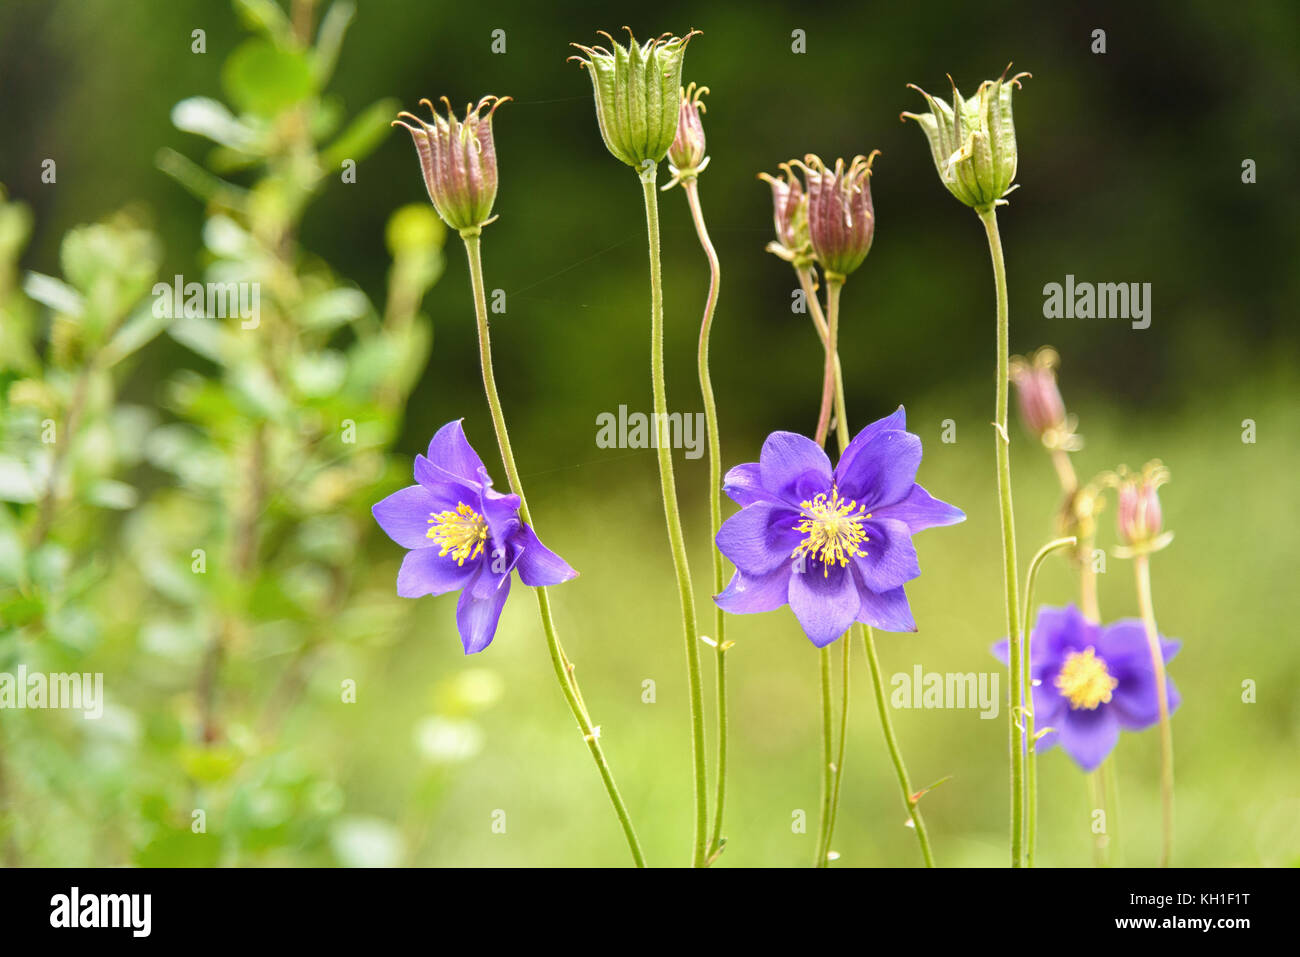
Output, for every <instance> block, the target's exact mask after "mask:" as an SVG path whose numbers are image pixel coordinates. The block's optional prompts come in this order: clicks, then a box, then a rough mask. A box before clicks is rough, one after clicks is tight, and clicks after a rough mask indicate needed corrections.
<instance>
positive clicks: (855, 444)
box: [840, 405, 907, 462]
mask: <svg viewBox="0 0 1300 957" xmlns="http://www.w3.org/2000/svg"><path fill="white" fill-rule="evenodd" d="M886 430H893V431H899V432H906V431H907V412H906V411H905V410H904V409H903V407H902V406H901V405H900V406H899V407H898V408H897V409H895V410H894V411H893V412H891V413H889V415H887V416H885V417H884V418H883V419H876V421H875V422H872V423H871V424H870V425H868V426H867V427H866V428H864V429H862V430H861V431H860V432H858V434H857V435H855V436H853V441H851V442H849V444H848V448H846V449H845V450H844V451H843V452H841V453H840V461H841V462H842V461H844V459H846V458H848V456H849V453H850V452H852V453H853V454H854V455H857V454H858V450H859V449H861V448H862V446H864V445H866V444H867V443H868V442H870V441H871V440H872V439H874V438H875V437H876V436H877V435H879V434H880V433H881V432H884V431H886Z"/></svg>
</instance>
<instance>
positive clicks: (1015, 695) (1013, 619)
mask: <svg viewBox="0 0 1300 957" xmlns="http://www.w3.org/2000/svg"><path fill="white" fill-rule="evenodd" d="M978 212H979V217H980V221H981V222H982V223H983V224H984V230H985V232H986V233H987V234H988V241H989V256H990V257H991V258H992V260H993V284H994V287H995V288H996V290H997V300H998V318H997V353H998V354H997V382H996V399H995V415H996V418H995V422H994V424H995V427H996V428H995V434H994V437H993V439H994V443H995V445H996V448H997V463H998V510H999V512H1000V513H1001V516H1002V580H1003V584H1004V586H1005V587H1006V602H1005V605H1006V622H1007V644H1008V648H1009V655H1008V658H1009V664H1010V672H1011V700H1012V702H1014V703H1017V704H1018V703H1019V702H1020V701H1021V700H1023V698H1024V689H1023V688H1022V687H1021V684H1020V667H1021V665H1020V657H1021V647H1020V601H1019V597H1018V592H1019V587H1020V586H1019V583H1018V576H1017V573H1016V522H1015V516H1014V514H1013V512H1012V507H1011V443H1010V439H1009V438H1008V436H1007V384H1008V379H1007V366H1008V363H1009V357H1008V347H1009V340H1010V319H1009V313H1010V309H1009V306H1008V302H1007V267H1006V263H1005V262H1003V259H1002V238H1001V237H1000V236H999V235H998V217H997V213H996V211H995V210H994V209H993V207H991V206H990V207H989V208H988V209H985V210H979V211H978ZM1010 710H1011V713H1010V715H1009V716H1008V723H1009V725H1010V736H1011V866H1012V867H1020V866H1021V864H1022V859H1021V857H1022V853H1023V849H1022V841H1021V835H1022V834H1023V833H1024V748H1023V747H1022V746H1021V741H1020V732H1019V729H1018V728H1017V727H1016V709H1015V707H1014V706H1013V707H1012V708H1011V709H1010Z"/></svg>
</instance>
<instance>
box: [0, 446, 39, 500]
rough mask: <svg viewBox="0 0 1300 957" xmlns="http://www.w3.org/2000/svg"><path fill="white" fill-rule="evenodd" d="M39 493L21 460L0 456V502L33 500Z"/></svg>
mask: <svg viewBox="0 0 1300 957" xmlns="http://www.w3.org/2000/svg"><path fill="white" fill-rule="evenodd" d="M39 495H40V490H39V489H38V488H37V487H36V482H35V481H34V480H33V479H32V474H31V472H30V471H29V470H28V468H27V466H26V465H25V464H24V463H23V462H21V461H19V460H18V459H15V458H10V457H8V456H2V457H0V502H34V501H36V499H37V498H38V497H39Z"/></svg>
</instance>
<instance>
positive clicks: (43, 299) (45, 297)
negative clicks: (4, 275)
mask: <svg viewBox="0 0 1300 957" xmlns="http://www.w3.org/2000/svg"><path fill="white" fill-rule="evenodd" d="M23 292H25V293H27V295H28V296H30V297H31V298H33V299H35V300H36V301H37V302H39V303H41V304H42V305H45V306H49V307H50V308H51V309H53V310H54V311H55V312H57V313H60V314H62V315H65V316H73V317H77V316H80V315H81V314H82V312H83V311H84V309H85V303H84V302H83V301H82V298H81V293H79V292H77V290H75V289H73V288H72V287H71V286H69V285H68V284H67V283H65V282H63V281H62V280H60V279H55V278H54V277H53V276H47V275H45V274H44V273H39V272H28V273H27V278H26V279H25V280H24V281H23Z"/></svg>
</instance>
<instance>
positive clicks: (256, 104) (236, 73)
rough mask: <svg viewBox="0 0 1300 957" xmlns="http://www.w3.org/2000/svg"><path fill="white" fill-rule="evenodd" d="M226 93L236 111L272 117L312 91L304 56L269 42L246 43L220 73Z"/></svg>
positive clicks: (311, 82)
mask: <svg viewBox="0 0 1300 957" xmlns="http://www.w3.org/2000/svg"><path fill="white" fill-rule="evenodd" d="M222 81H223V83H224V84H225V87H226V93H227V94H228V95H229V97H230V100H231V102H233V103H234V104H235V105H236V106H237V107H239V109H241V110H246V111H248V112H250V113H257V114H260V115H262V116H267V117H271V116H275V115H276V114H278V113H281V112H283V111H284V110H286V109H288V108H289V107H291V106H293V105H295V104H297V103H299V102H301V101H302V100H305V99H307V97H309V96H311V95H312V94H313V93H314V92H315V89H316V87H315V80H314V78H313V76H312V71H311V66H310V65H309V64H308V62H307V59H306V57H305V56H304V55H303V54H301V53H299V52H297V51H295V50H290V49H287V48H285V47H277V46H276V45H275V44H274V43H271V42H270V41H269V40H257V39H255V40H246V41H244V43H242V44H241V45H240V46H239V48H238V49H236V50H235V52H234V53H232V54H231V55H230V58H229V59H228V60H226V64H225V67H224V68H223V70H222Z"/></svg>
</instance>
